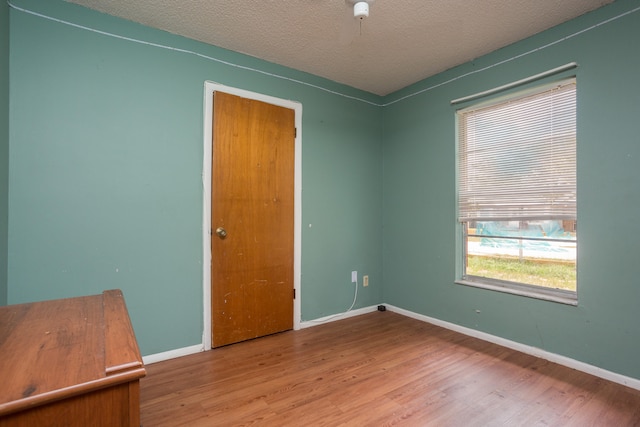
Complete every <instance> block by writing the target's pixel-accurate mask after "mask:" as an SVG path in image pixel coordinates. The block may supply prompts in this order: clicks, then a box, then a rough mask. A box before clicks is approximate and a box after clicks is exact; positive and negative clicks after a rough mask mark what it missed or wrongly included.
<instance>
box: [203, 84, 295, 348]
mask: <svg viewBox="0 0 640 427" xmlns="http://www.w3.org/2000/svg"><path fill="white" fill-rule="evenodd" d="M294 116H295V113H294V111H293V110H291V109H288V108H284V107H280V106H276V105H271V104H267V103H265V102H261V101H256V100H252V99H246V98H242V97H239V96H235V95H230V94H226V93H223V92H216V93H215V94H214V108H213V164H212V185H211V188H212V207H211V215H212V217H211V224H212V229H213V230H216V229H217V228H218V227H223V228H224V229H225V230H226V232H227V236H226V238H224V239H221V238H219V237H218V236H217V235H216V234H215V233H214V234H212V238H211V256H212V260H211V278H212V279H211V280H212V290H211V298H212V299H211V312H212V313H211V317H212V343H213V346H214V347H218V346H222V345H227V344H230V343H234V342H238V341H243V340H246V339H251V338H256V337H260V336H264V335H268V334H273V333H275V332H281V331H284V330H287V329H291V328H293V233H294V224H293V217H294V149H295V124H294Z"/></svg>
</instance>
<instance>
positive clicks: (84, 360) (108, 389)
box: [0, 290, 145, 427]
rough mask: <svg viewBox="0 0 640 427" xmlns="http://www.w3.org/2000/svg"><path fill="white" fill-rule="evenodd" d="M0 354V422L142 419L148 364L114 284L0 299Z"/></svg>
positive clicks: (37, 423) (74, 422)
mask: <svg viewBox="0 0 640 427" xmlns="http://www.w3.org/2000/svg"><path fill="white" fill-rule="evenodd" d="M107 323H108V324H107ZM116 323H122V324H119V325H118V324H116ZM107 347H109V348H107ZM0 361H1V365H0V378H2V386H1V387H0V427H5V426H58V425H59V426H88V425H92V426H113V425H118V426H120V425H134V426H138V425H139V418H140V417H139V379H140V377H142V376H144V375H145V370H144V367H143V365H142V358H141V357H140V353H139V351H138V347H137V343H136V342H135V337H134V336H133V329H132V328H131V324H130V322H129V316H128V313H127V311H126V306H125V304H124V298H123V297H122V293H121V292H120V291H118V290H114V291H106V292H105V293H104V294H102V295H93V296H88V297H78V298H68V299H61V300H54V301H44V302H36V303H29V304H19V305H11V306H6V307H0Z"/></svg>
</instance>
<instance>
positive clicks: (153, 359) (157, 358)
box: [142, 344, 204, 365]
mask: <svg viewBox="0 0 640 427" xmlns="http://www.w3.org/2000/svg"><path fill="white" fill-rule="evenodd" d="M201 351H204V346H203V345H202V344H197V345H192V346H190V347H183V348H177V349H175V350H169V351H165V352H163V353H156V354H150V355H148V356H142V362H143V363H144V364H145V365H150V364H152V363H157V362H163V361H165V360H169V359H175V358H176V357H182V356H188V355H190V354H195V353H200V352H201Z"/></svg>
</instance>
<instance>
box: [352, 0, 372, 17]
mask: <svg viewBox="0 0 640 427" xmlns="http://www.w3.org/2000/svg"><path fill="white" fill-rule="evenodd" d="M373 2H374V0H347V3H348V4H351V5H353V17H354V18H357V19H364V18H367V17H368V16H369V5H370V4H371V3H373Z"/></svg>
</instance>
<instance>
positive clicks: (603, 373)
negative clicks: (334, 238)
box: [384, 304, 640, 390]
mask: <svg viewBox="0 0 640 427" xmlns="http://www.w3.org/2000/svg"><path fill="white" fill-rule="evenodd" d="M384 305H385V306H386V307H387V310H389V311H392V312H394V313H398V314H402V315H403V316H407V317H411V318H413V319H417V320H421V321H423V322H427V323H431V324H433V325H436V326H441V327H443V328H446V329H450V330H452V331H455V332H459V333H461V334H464V335H468V336H471V337H474V338H479V339H481V340H484V341H488V342H492V343H494V344H498V345H501V346H503V347H507V348H510V349H512V350H516V351H520V352H522V353H525V354H529V355H531V356H535V357H539V358H541V359H545V360H548V361H550V362H554V363H557V364H559V365H563V366H566V367H569V368H572V369H576V370H578V371H582V372H585V373H587V374H591V375H595V376H596V377H600V378H604V379H605V380H609V381H612V382H614V383H618V384H622V385H625V386H627V387H631V388H634V389H636V390H640V379H637V378H632V377H627V376H625V375H621V374H617V373H615V372H611V371H607V370H606V369H602V368H598V367H597V366H593V365H589V364H588V363H584V362H580V361H579V360H575V359H571V358H570V357H566V356H561V355H559V354H555V353H550V352H548V351H546V350H542V349H539V348H536V347H532V346H529V345H526V344H521V343H519V342H515V341H511V340H508V339H505V338H501V337H498V336H495V335H491V334H488V333H486V332H481V331H476V330H475V329H471V328H467V327H465V326H460V325H456V324H455V323H449V322H446V321H444V320H439V319H435V318H433V317H429V316H425V315H422V314H418V313H414V312H412V311H409V310H405V309H402V308H398V307H394V306H392V305H389V304H384Z"/></svg>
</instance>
